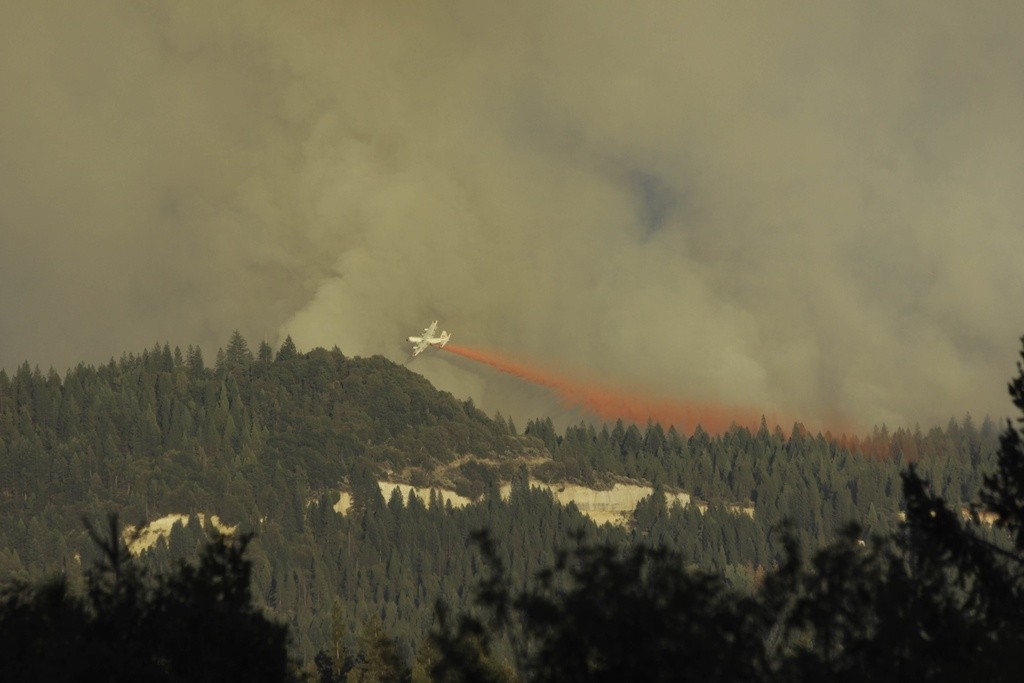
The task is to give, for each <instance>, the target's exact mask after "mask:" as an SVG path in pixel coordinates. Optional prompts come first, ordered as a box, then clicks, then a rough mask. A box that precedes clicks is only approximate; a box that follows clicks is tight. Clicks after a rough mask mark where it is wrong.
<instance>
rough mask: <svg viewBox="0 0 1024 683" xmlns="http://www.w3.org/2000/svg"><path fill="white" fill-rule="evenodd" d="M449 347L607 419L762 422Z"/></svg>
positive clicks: (724, 426) (726, 424) (714, 427)
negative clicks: (541, 387)
mask: <svg viewBox="0 0 1024 683" xmlns="http://www.w3.org/2000/svg"><path fill="white" fill-rule="evenodd" d="M444 350H445V351H450V352H452V353H454V354H457V355H459V356H462V357H463V358H469V359H470V360H475V361H477V362H479V363H484V364H486V365H489V366H491V367H492V368H494V369H495V370H500V371H501V372H504V373H507V374H509V375H514V376H515V377H519V378H520V379H524V380H526V381H528V382H533V383H534V384H539V385H541V386H545V387H549V388H550V389H552V390H553V391H554V392H555V393H556V394H557V395H558V397H559V398H560V399H561V400H562V403H563V404H564V405H565V406H567V407H570V406H580V407H582V408H583V409H585V410H587V411H589V412H591V413H593V414H594V415H596V416H597V417H599V418H600V419H602V420H604V421H606V422H613V421H615V420H618V419H620V418H621V419H622V420H624V421H627V422H633V423H636V424H641V425H643V424H646V423H647V421H648V420H653V421H655V422H659V423H661V424H662V425H663V426H665V427H666V428H667V427H668V426H669V425H674V426H675V427H676V429H678V430H680V431H682V430H685V431H687V432H692V431H693V430H694V429H695V428H696V426H697V425H700V426H701V427H703V428H704V431H706V432H709V433H711V434H721V433H723V432H725V431H727V430H728V429H729V428H730V427H731V426H732V425H733V424H735V425H738V426H741V427H748V428H750V429H751V430H755V429H757V428H758V426H759V425H760V423H761V415H760V414H755V413H754V412H753V411H749V410H746V411H744V410H738V409H733V408H727V407H725V406H720V405H715V404H712V403H690V402H685V401H684V402H681V401H674V400H670V399H664V398H652V397H648V396H641V395H637V394H631V393H629V392H623V391H619V390H617V389H613V388H611V387H608V386H601V385H597V384H593V383H590V382H585V381H581V380H578V379H572V378H569V377H566V376H564V375H559V374H555V373H551V372H547V371H544V370H539V369H537V368H532V367H527V366H525V365H522V364H520V363H516V362H513V361H510V360H506V359H504V358H501V357H499V356H498V355H497V354H496V353H494V352H487V351H481V350H479V349H471V348H468V347H465V346H459V345H457V344H448V345H446V346H445V347H444Z"/></svg>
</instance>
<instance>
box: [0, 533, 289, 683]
mask: <svg viewBox="0 0 1024 683" xmlns="http://www.w3.org/2000/svg"><path fill="white" fill-rule="evenodd" d="M87 528H88V530H89V533H90V535H91V536H92V538H93V540H94V541H95V542H96V544H97V545H98V547H99V550H100V552H101V559H100V560H99V562H98V563H97V565H96V566H94V567H92V568H91V569H90V570H88V571H87V572H86V591H85V594H84V595H79V594H77V593H76V592H74V591H72V590H71V589H70V587H69V585H68V583H67V581H66V580H65V579H63V578H56V579H53V580H50V581H47V582H44V583H42V584H40V585H37V586H31V585H25V584H21V585H14V586H10V587H8V588H7V589H5V590H4V591H3V594H2V597H0V667H2V669H3V672H4V675H3V678H4V680H7V681H85V680H90V681H91V680H108V681H128V680H131V681H137V680H147V681H203V680H210V681H224V680H253V681H287V680H292V679H294V678H295V675H294V671H295V667H294V663H293V662H291V660H290V659H289V656H288V651H287V645H288V632H287V628H286V627H285V626H283V625H279V624H276V623H273V622H271V621H270V620H268V619H267V618H266V616H264V615H263V614H262V613H261V612H260V611H259V610H258V609H256V608H255V607H254V606H253V605H252V601H251V595H250V591H249V577H250V566H249V562H248V561H247V560H246V559H245V558H244V553H245V548H246V545H247V544H248V541H249V537H248V536H245V537H242V538H240V539H238V540H232V541H228V540H225V539H224V538H223V537H218V538H217V539H215V540H214V541H212V542H211V543H209V544H208V545H207V546H206V547H205V549H204V550H203V552H202V554H201V556H200V559H199V562H198V564H197V565H195V566H193V565H189V564H185V563H180V564H179V565H178V566H177V567H176V568H175V569H174V570H173V571H171V572H169V573H166V574H163V575H150V574H148V573H147V572H145V571H143V570H141V569H140V568H139V567H138V565H136V563H135V562H134V561H133V559H132V557H131V555H130V554H129V553H128V549H127V547H126V546H125V544H124V542H123V540H122V539H121V535H120V533H119V531H120V528H119V525H118V522H117V517H116V516H111V517H110V518H109V529H108V534H109V535H106V536H103V535H101V534H99V533H97V532H96V531H95V530H94V529H93V528H92V527H91V526H90V525H88V524H87Z"/></svg>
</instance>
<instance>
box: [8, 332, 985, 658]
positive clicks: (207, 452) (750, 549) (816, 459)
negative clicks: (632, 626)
mask: <svg viewBox="0 0 1024 683" xmlns="http://www.w3.org/2000/svg"><path fill="white" fill-rule="evenodd" d="M997 432H998V430H997V428H996V427H995V425H994V424H993V423H992V422H990V421H989V420H987V419H986V420H985V421H983V423H982V424H981V425H980V426H976V425H975V423H974V422H973V420H972V419H971V418H970V417H969V416H968V417H965V418H964V419H962V420H951V421H950V423H949V424H948V425H947V427H946V428H945V429H940V428H933V429H930V430H929V431H927V432H921V431H920V430H917V429H914V430H906V429H899V430H897V431H895V432H893V433H889V432H888V431H887V430H886V429H885V428H884V427H879V428H877V429H876V430H875V432H874V433H873V434H872V435H871V436H870V437H869V438H866V439H863V440H860V441H858V440H854V439H852V438H850V439H844V438H832V437H831V436H828V437H826V436H822V435H812V434H808V433H806V431H805V430H803V429H802V428H800V427H799V426H794V427H793V428H792V430H789V433H788V434H787V433H785V432H783V431H782V430H780V429H769V428H768V426H767V425H762V427H761V429H759V430H757V431H754V432H751V431H749V430H747V429H742V428H734V429H732V430H731V431H729V432H727V433H726V434H723V435H721V436H711V435H709V434H707V433H706V432H704V431H703V430H702V429H700V428H699V427H698V428H696V429H695V431H694V433H693V434H690V435H684V434H681V433H679V432H678V431H676V430H675V429H673V428H669V429H667V430H666V429H664V428H662V426H661V425H657V424H649V425H641V426H637V425H625V424H623V423H621V422H620V423H618V424H616V425H609V426H593V425H588V424H582V425H579V426H577V427H572V428H569V429H568V430H566V431H565V432H564V433H563V434H562V435H559V434H557V433H556V431H555V429H554V427H553V425H552V422H551V420H550V419H547V418H542V419H538V420H535V421H531V422H529V423H528V424H527V425H526V429H525V430H524V433H523V434H517V430H516V428H515V426H514V425H513V424H511V421H506V420H504V419H501V418H500V417H498V418H495V419H490V418H488V417H487V416H485V415H484V414H482V413H481V412H480V411H479V410H477V409H476V408H475V407H474V406H473V404H472V403H471V402H470V401H459V400H456V399H455V398H454V397H452V396H451V395H450V394H447V393H444V392H438V391H436V390H435V389H434V388H433V387H431V385H430V384H429V383H428V382H427V381H426V380H424V379H423V378H422V377H420V376H419V375H416V374H415V373H412V372H410V371H408V370H407V369H405V368H403V367H401V366H398V365H395V364H394V363H391V362H390V361H388V360H386V359H384V358H380V357H373V358H346V357H345V356H344V355H343V354H342V353H341V352H340V351H339V350H337V349H335V350H333V351H326V350H323V349H316V350H313V351H311V352H309V353H299V352H298V351H297V349H296V348H295V346H294V345H293V344H292V343H291V340H290V339H289V340H287V341H286V342H285V343H284V345H283V346H282V347H281V348H280V349H279V350H277V351H276V352H275V351H274V350H272V349H271V348H270V347H269V346H267V345H266V344H262V345H260V347H259V349H258V350H257V352H256V353H255V354H253V353H252V352H251V351H250V350H249V348H248V345H247V343H246V342H245V340H244V339H243V338H242V337H241V336H240V335H238V334H236V335H234V336H233V337H232V339H231V340H230V342H229V343H228V345H227V347H226V348H225V349H224V350H223V351H221V352H219V353H218V354H217V359H216V362H215V363H214V364H213V365H212V367H207V365H206V364H205V362H204V359H203V355H202V353H201V351H200V350H199V349H197V348H192V347H190V348H188V349H187V350H186V351H185V352H181V351H180V350H179V349H174V350H172V349H171V348H170V347H169V346H167V345H164V346H155V347H154V348H152V349H150V350H146V351H143V352H142V353H141V354H126V355H124V356H122V358H121V359H119V360H116V361H115V360H112V361H111V362H110V363H108V364H105V365H101V366H99V367H91V366H85V365H79V366H78V367H76V368H74V369H71V370H69V371H68V372H67V373H66V374H65V375H64V376H63V377H62V376H60V375H58V374H57V373H56V372H54V371H52V370H51V371H49V372H47V373H43V372H41V371H40V370H39V369H36V368H31V367H29V366H28V365H27V364H25V365H22V366H21V367H20V368H18V369H17V370H16V371H14V372H13V373H12V374H10V375H9V374H7V373H6V372H4V371H0V576H3V577H6V578H12V577H13V578H33V579H34V578H38V577H40V576H42V575H43V574H47V573H52V572H63V573H65V574H67V575H68V576H69V577H70V578H72V579H73V580H74V579H76V578H77V577H78V576H79V574H80V572H81V567H82V565H83V563H88V561H89V560H90V558H91V557H92V556H93V555H94V553H95V550H94V549H93V548H92V545H91V544H90V543H89V541H88V540H87V538H86V535H85V534H84V531H83V527H82V523H81V520H82V518H83V517H88V518H91V519H101V518H103V517H104V516H105V515H106V514H107V513H108V512H110V511H116V512H118V513H119V514H120V515H121V517H122V518H123V519H124V520H125V521H126V522H129V523H134V522H136V521H138V520H142V519H155V518H158V517H161V516H163V515H167V514H171V513H178V514H188V515H191V516H190V519H189V522H188V524H185V525H178V526H177V527H175V529H174V530H173V531H172V533H171V534H170V536H169V537H168V538H167V539H166V540H162V541H160V542H158V543H157V544H156V546H155V547H154V548H153V549H152V550H151V551H149V552H147V553H145V555H144V561H145V562H147V563H148V564H149V565H150V566H153V567H156V568H161V569H166V568H167V567H169V566H170V564H171V563H172V561H173V560H175V559H177V558H185V557H190V556H191V555H192V554H193V553H194V552H195V550H196V548H197V547H198V546H199V545H200V544H201V543H202V542H203V541H204V540H205V538H206V537H207V536H208V535H209V534H210V533H212V529H204V528H203V525H202V524H201V523H200V521H199V517H198V514H199V513H203V514H205V515H218V516H219V517H220V518H221V519H222V520H223V521H225V522H226V523H228V524H232V525H239V531H240V532H244V531H249V530H251V531H254V532H255V533H256V537H255V540H254V541H253V543H252V545H251V546H250V549H249V557H250V559H251V560H252V561H253V564H254V570H253V590H254V593H255V596H256V600H257V602H258V603H260V604H262V605H264V606H266V607H267V608H268V609H270V610H271V611H272V612H273V613H274V614H276V615H278V616H280V617H281V618H283V619H284V620H286V621H287V622H288V623H290V624H291V625H292V626H293V629H292V633H293V638H294V640H295V643H294V646H295V648H296V651H297V652H298V653H299V655H300V656H301V657H302V658H304V659H305V660H306V661H311V659H312V656H313V654H314V653H315V652H316V651H317V650H319V649H321V648H326V649H331V648H332V647H333V648H334V650H335V652H339V651H340V650H339V648H342V647H344V648H349V649H352V648H358V647H360V645H359V643H360V642H361V641H360V634H364V637H363V641H365V640H366V637H365V634H366V633H372V632H374V629H381V628H382V629H383V630H384V631H386V632H388V633H391V634H393V635H394V636H395V638H396V640H397V642H398V644H399V648H400V652H401V656H403V657H405V658H407V659H410V660H411V659H412V658H413V657H414V656H415V653H416V649H417V646H418V644H419V643H420V642H421V640H422V637H423V635H424V633H426V631H427V630H428V629H429V628H430V626H431V624H432V623H433V619H434V616H433V606H434V603H435V601H436V600H437V599H438V598H444V599H445V600H447V601H448V602H449V603H450V604H452V605H453V606H456V607H458V606H460V605H463V604H465V601H466V599H467V596H468V593H467V591H468V587H469V586H470V585H472V584H473V582H474V580H475V578H476V577H477V576H478V574H479V572H480V565H479V558H478V557H477V555H476V554H475V553H474V552H473V551H472V550H471V549H470V548H469V547H468V545H467V542H466V541H467V538H468V537H469V536H470V534H471V532H473V531H474V530H476V529H480V528H488V529H490V530H491V533H492V535H493V537H494V539H495V540H496V541H497V542H498V548H499V549H500V550H499V552H500V553H501V557H502V558H503V559H504V561H505V563H506V565H507V566H508V567H509V570H510V573H511V576H512V578H513V580H514V581H517V582H522V581H524V580H525V579H526V578H527V577H529V576H530V575H531V574H532V573H533V572H534V571H536V570H537V569H538V568H540V567H543V566H547V565H550V564H551V563H552V562H553V560H554V558H555V557H556V553H557V551H558V550H559V549H560V548H566V547H569V546H572V545H573V544H574V543H576V542H578V539H579V538H582V539H585V540H589V541H594V542H613V543H619V544H621V543H627V542H636V541H644V542H646V543H652V544H662V545H665V546H667V547H669V548H672V549H674V550H675V551H678V552H679V553H680V554H681V556H682V557H683V558H684V560H685V562H687V564H689V565H691V566H695V567H701V568H706V569H711V570H714V571H715V572H717V573H719V574H723V575H725V576H726V577H727V578H728V580H729V581H731V582H732V583H733V585H735V586H737V587H739V588H743V587H746V586H749V585H751V584H752V583H753V582H756V581H757V580H758V577H759V576H760V575H761V574H762V573H763V571H764V570H765V569H766V568H770V567H773V566H775V565H776V564H777V562H778V559H779V558H780V557H781V555H782V553H783V548H782V546H781V544H780V539H781V534H780V531H779V530H780V525H781V524H782V523H783V522H784V520H789V521H790V522H792V525H793V529H794V532H795V534H796V535H797V537H798V538H799V539H801V541H802V545H803V547H804V548H805V549H807V550H808V551H810V550H813V549H814V548H818V547H821V546H823V545H824V544H825V543H827V542H829V541H831V540H832V539H833V538H834V537H835V535H836V532H837V530H838V529H839V528H840V527H842V526H843V525H844V524H845V523H846V522H847V521H849V520H857V521H858V522H860V523H861V524H862V526H863V527H864V528H865V529H866V533H867V534H870V533H875V532H878V533H881V532H885V531H887V530H890V529H891V528H893V527H894V526H895V524H896V523H897V520H898V517H899V514H900V511H901V507H902V501H901V491H900V480H899V472H900V470H901V469H902V468H904V467H905V466H906V464H907V463H908V462H916V463H917V464H918V467H919V469H920V471H921V472H922V473H923V474H924V475H925V477H926V478H928V479H931V480H932V481H933V482H934V484H935V487H936V490H937V492H939V493H941V495H943V496H944V497H945V498H946V500H948V501H951V502H952V503H954V504H957V503H958V502H959V501H961V500H968V499H969V498H971V497H973V495H974V493H975V492H976V490H977V489H978V488H979V485H980V475H981V473H982V471H983V470H985V469H988V468H989V466H990V464H991V462H992V458H993V453H994V452H995V449H996V447H997V445H998V433H997ZM442 466H443V467H442ZM442 472H443V474H441V473H442ZM385 474H387V475H388V476H389V477H392V479H393V480H396V479H401V480H403V481H408V482H410V483H415V484H418V485H437V486H442V485H443V486H445V487H451V488H454V489H455V490H457V491H459V492H461V493H462V494H464V495H466V496H467V497H469V498H473V499H477V502H476V503H474V504H472V505H470V506H468V507H466V508H463V509H456V508H452V507H451V506H445V505H443V504H441V503H440V502H439V501H438V500H437V499H436V498H434V497H430V498H427V499H420V498H416V497H411V498H409V499H405V500H403V499H402V498H401V497H400V496H397V495H395V496H391V497H390V499H385V497H383V496H382V495H381V493H380V490H379V488H378V485H377V480H378V479H379V478H380V477H382V476H384V475H385ZM530 476H532V477H535V478H540V479H544V480H545V481H554V482H558V481H575V482H579V483H587V484H591V485H593V486H606V485H608V484H610V483H611V482H612V481H615V480H626V479H628V480H632V481H640V482H649V483H651V484H653V485H654V486H655V492H654V494H653V495H652V496H651V497H650V498H649V499H647V500H645V501H643V502H642V503H641V504H640V505H638V507H637V509H636V511H635V513H634V516H633V520H632V523H631V525H630V526H629V527H628V528H625V529H623V528H616V527H611V526H604V527H601V528H598V527H597V526H596V525H594V524H593V523H592V522H591V521H590V520H588V519H587V518H586V517H584V516H582V515H581V514H580V513H579V511H578V510H576V509H575V508H574V506H571V505H570V506H568V507H562V506H560V505H559V504H558V503H557V502H556V501H555V500H554V499H553V497H552V496H551V494H550V493H548V492H542V491H540V490H531V489H530V488H529V486H528V485H527V481H528V478H529V477H530ZM509 481H512V482H513V483H514V485H513V487H512V492H511V494H510V495H509V496H508V497H506V498H504V499H503V498H502V497H501V496H500V495H499V494H498V483H499V482H509ZM342 489H344V490H346V491H348V492H349V493H350V494H351V496H352V500H353V505H352V508H351V509H350V510H348V511H343V512H344V514H340V513H339V512H338V511H336V510H335V505H336V503H337V501H338V494H339V491H340V490H342ZM665 490H683V491H687V492H689V493H690V494H692V495H693V496H694V497H695V499H697V500H699V501H700V502H701V505H700V506H699V507H698V505H690V506H687V507H685V508H683V507H679V506H672V507H670V506H667V505H666V503H665V496H664V491H665ZM705 505H706V508H705ZM750 506H752V507H753V509H754V514H753V516H752V517H750V516H747V515H746V514H743V513H742V512H738V510H741V509H743V508H748V507H750ZM702 510H703V511H702ZM578 534H582V537H580V536H578Z"/></svg>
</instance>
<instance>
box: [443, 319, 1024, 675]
mask: <svg viewBox="0 0 1024 683" xmlns="http://www.w3.org/2000/svg"><path fill="white" fill-rule="evenodd" d="M1022 342H1024V339H1022ZM1021 357H1022V359H1024V351H1022V352H1021ZM1018 372H1019V375H1018V377H1017V378H1015V379H1014V380H1013V381H1012V382H1011V383H1010V394H1011V396H1012V398H1013V402H1014V404H1015V405H1016V406H1017V407H1018V408H1019V409H1020V410H1022V411H1024V365H1022V364H1021V363H1018ZM1022 427H1024V418H1021V419H1019V420H1018V426H1015V425H1014V424H1013V423H1012V422H1011V423H1009V424H1008V425H1007V430H1006V432H1005V434H1004V435H1003V438H1002V441H1001V452H1000V454H999V460H998V466H997V470H996V472H995V473H994V474H993V475H992V476H990V477H987V478H986V479H985V485H984V488H983V490H982V491H981V492H980V500H981V504H980V505H976V506H975V507H974V508H972V510H973V513H972V515H971V518H970V519H968V518H967V517H966V516H965V515H964V514H963V513H962V512H961V511H960V509H958V508H955V507H951V506H949V505H948V504H947V503H946V502H945V501H944V500H943V499H942V498H941V497H938V496H937V495H935V494H934V493H933V492H932V491H931V490H930V489H929V487H928V486H927V484H926V483H925V482H924V481H922V479H921V478H920V476H919V475H918V474H917V472H916V471H915V470H914V469H913V467H911V468H910V469H909V470H908V471H907V472H905V473H904V474H903V495H904V499H905V506H906V520H905V522H904V523H903V524H902V525H901V526H900V528H899V529H898V530H897V531H896V532H895V533H893V534H891V535H889V536H885V537H882V536H875V537H871V538H867V539H865V538H863V533H862V531H861V530H860V529H859V528H857V527H856V526H851V527H849V528H848V529H847V530H846V532H845V533H844V534H843V535H842V536H841V538H840V539H839V540H838V541H837V542H835V543H833V544H832V545H830V546H828V547H826V548H825V549H824V550H822V551H821V552H819V553H817V554H816V555H815V556H814V558H813V559H812V560H811V561H810V562H809V563H808V562H805V561H803V560H802V559H801V558H802V553H801V552H800V549H799V548H798V547H797V545H796V543H795V542H794V541H792V539H791V538H790V540H789V541H788V543H787V552H786V553H785V556H784V557H783V558H781V559H780V561H779V566H778V567H777V568H776V569H775V570H774V571H772V572H771V573H769V574H768V576H767V577H766V578H765V579H764V581H763V583H762V584H761V585H760V586H759V587H758V588H757V589H756V590H755V591H754V592H753V593H752V594H743V593H740V592H737V591H735V590H733V589H731V588H729V587H728V586H727V585H726V584H725V583H724V581H723V580H722V579H721V578H719V577H716V576H713V575H708V574H703V573H694V572H691V571H687V570H686V569H685V568H684V565H683V563H682V561H681V559H680V558H679V557H678V556H676V555H674V554H672V553H670V552H668V551H663V550H648V549H644V548H635V549H632V550H628V551H622V550H618V549H615V548H613V547H605V546H599V547H581V548H578V549H577V550H575V551H573V552H571V553H567V554H566V555H565V556H564V557H562V559H560V561H559V562H558V563H557V564H556V565H555V566H554V567H552V568H550V569H548V570H546V571H544V572H541V573H540V574H539V575H538V577H537V580H536V581H535V583H534V584H533V585H532V586H530V587H527V588H525V589H519V590H516V589H514V588H513V587H512V585H511V583H510V580H509V578H508V575H507V573H506V572H505V570H504V567H503V566H502V565H501V563H500V562H499V561H498V559H497V557H498V556H497V553H496V552H495V550H494V548H493V547H492V545H491V542H490V540H489V539H488V538H487V536H486V535H483V536H482V537H481V540H479V543H480V546H481V549H482V555H483V558H484V560H485V563H486V564H487V565H488V566H489V573H488V575H487V577H486V578H485V579H484V580H483V581H482V582H481V584H480V586H479V588H478V600H477V602H478V607H479V608H480V609H479V611H478V612H477V613H475V614H464V615H462V616H461V617H460V618H459V619H458V621H457V623H456V624H452V623H451V620H450V619H449V618H447V614H446V611H445V610H444V608H443V607H442V608H440V609H439V617H440V627H439V628H438V629H437V630H436V631H435V633H434V634H433V639H434V645H435V647H436V648H437V650H438V651H439V652H440V653H441V658H440V660H439V661H438V662H437V664H436V666H435V667H434V674H435V676H436V677H437V678H438V679H440V680H451V681H454V680H461V681H494V680H501V679H503V678H505V677H506V674H505V673H503V672H502V671H501V670H500V668H499V667H496V666H495V665H494V663H493V662H494V659H495V652H496V651H497V650H500V649H502V648H504V649H505V650H506V651H509V652H511V653H512V655H513V659H514V661H515V664H516V668H517V670H518V672H519V674H520V675H521V676H522V677H523V678H525V679H526V680H531V681H554V680H560V681H561V680H569V681H605V680H608V681H610V680H704V681H726V680H728V681H748V680H762V681H822V680H829V681H850V682H851V683H852V682H854V681H856V682H857V683H861V682H862V681H865V680H871V681H890V680H891V681H897V680H899V681H910V680H913V681H955V682H956V683H962V682H963V681H968V680H985V681H1018V680H1020V678H1021V675H1022V674H1021V671H1022V670H1024V438H1022V437H1024V432H1022V431H1021V429H1022ZM982 506H984V507H982ZM982 511H987V512H992V513H995V515H996V521H995V526H996V530H995V531H993V530H991V529H988V528H987V527H986V526H985V525H984V524H982V523H980V515H979V513H980V512H982ZM1007 532H1009V533H1007Z"/></svg>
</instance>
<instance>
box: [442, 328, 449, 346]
mask: <svg viewBox="0 0 1024 683" xmlns="http://www.w3.org/2000/svg"><path fill="white" fill-rule="evenodd" d="M451 338H452V335H450V334H448V330H444V331H443V332H441V348H442V349H443V348H444V345H445V344H447V343H448V340H449V339H451Z"/></svg>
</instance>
